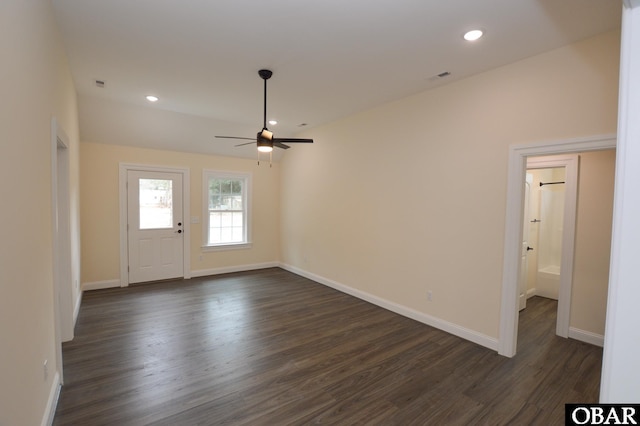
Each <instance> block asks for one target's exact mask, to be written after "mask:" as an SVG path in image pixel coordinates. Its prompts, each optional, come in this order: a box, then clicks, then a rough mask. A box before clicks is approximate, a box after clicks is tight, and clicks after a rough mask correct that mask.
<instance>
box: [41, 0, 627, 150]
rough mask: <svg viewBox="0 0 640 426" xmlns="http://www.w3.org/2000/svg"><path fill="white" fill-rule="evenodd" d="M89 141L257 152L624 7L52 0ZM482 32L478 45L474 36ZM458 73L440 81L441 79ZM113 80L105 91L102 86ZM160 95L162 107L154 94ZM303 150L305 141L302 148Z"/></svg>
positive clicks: (489, 1) (564, 37) (563, 37)
mask: <svg viewBox="0 0 640 426" xmlns="http://www.w3.org/2000/svg"><path fill="white" fill-rule="evenodd" d="M53 5H54V9H55V13H56V16H57V19H58V23H59V26H60V28H61V32H62V35H63V39H64V43H65V47H66V49H67V54H68V57H69V62H70V64H71V71H72V74H73V77H74V81H75V85H76V88H77V91H78V99H79V110H80V132H81V140H82V141H88V142H99V143H116V144H125V145H134V146H144V147H150V148H154V147H155V148H162V149H173V150H180V151H189V152H201V153H208V154H218V155H235V156H246V157H251V158H253V157H255V147H254V146H245V147H239V148H235V147H234V145H235V144H236V143H238V142H237V141H233V140H223V139H215V138H214V135H216V134H232V135H236V136H245V137H252V136H254V135H255V133H256V132H257V131H259V130H260V128H261V127H262V90H263V82H262V80H261V79H260V77H259V76H258V74H257V71H258V70H259V69H261V68H268V69H271V70H273V72H274V75H273V77H272V78H271V79H270V80H269V82H268V89H269V105H268V107H269V110H268V118H274V119H276V120H278V121H279V124H277V125H275V126H270V127H271V129H272V130H273V131H274V132H275V134H276V136H277V137H287V136H293V135H295V133H296V132H297V131H299V130H300V129H301V128H300V127H299V124H301V123H308V126H307V127H306V128H312V127H313V126H318V125H320V124H323V123H327V122H330V121H333V120H336V119H339V118H342V117H345V116H347V115H349V114H352V113H354V112H358V111H362V110H365V109H368V108H371V107H374V106H377V105H380V104H382V103H385V102H389V101H392V100H395V99H400V98H403V97H405V96H408V95H411V94H415V93H418V92H421V91H425V90H429V89H431V88H434V87H436V86H439V85H442V84H447V83H449V82H452V81H455V80H457V79H461V78H464V77H467V76H470V75H473V74H477V73H480V72H483V71H486V70H489V69H492V68H495V67H498V66H501V65H504V64H507V63H510V62H514V61H517V60H519V59H523V58H525V57H529V56H533V55H536V54H539V53H542V52H544V51H547V50H551V49H554V48H557V47H560V46H563V45H566V44H569V43H571V42H574V41H577V40H580V39H583V38H587V37H590V36H593V35H596V34H599V33H602V32H605V31H608V30H612V29H615V28H617V27H619V26H620V16H621V8H622V2H620V1H618V0H339V1H338V0H322V1H319V0H318V1H312V0H297V1H295V0H270V1H265V0H182V1H179V0H136V1H131V0H53ZM472 28H482V29H484V30H485V32H486V34H485V36H484V37H483V38H482V39H481V40H479V41H477V42H474V43H469V42H465V41H464V40H463V39H462V34H463V33H464V32H465V31H466V30H469V29H472ZM443 71H449V72H450V73H451V75H450V76H449V77H446V78H443V79H437V78H436V79H434V78H433V77H434V76H435V75H436V74H439V73H441V72H443ZM96 79H99V80H103V81H105V83H106V84H105V87H104V88H99V87H96V85H95V80H96ZM148 94H154V95H157V96H158V97H159V98H160V101H159V102H157V103H156V104H149V103H148V102H147V101H146V100H145V99H144V97H145V96H146V95H148ZM293 149H295V146H294V147H293Z"/></svg>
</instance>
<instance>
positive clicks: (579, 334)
mask: <svg viewBox="0 0 640 426" xmlns="http://www.w3.org/2000/svg"><path fill="white" fill-rule="evenodd" d="M569 337H570V338H571V339H576V340H580V341H581V342H585V343H589V344H591V345H596V346H600V347H601V348H602V347H604V336H603V335H602V334H596V333H592V332H590V331H585V330H580V329H579V328H575V327H569Z"/></svg>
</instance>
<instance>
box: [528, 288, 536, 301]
mask: <svg viewBox="0 0 640 426" xmlns="http://www.w3.org/2000/svg"><path fill="white" fill-rule="evenodd" d="M537 295H538V290H537V289H535V288H530V289H528V290H527V299H531V298H532V297H533V296H537Z"/></svg>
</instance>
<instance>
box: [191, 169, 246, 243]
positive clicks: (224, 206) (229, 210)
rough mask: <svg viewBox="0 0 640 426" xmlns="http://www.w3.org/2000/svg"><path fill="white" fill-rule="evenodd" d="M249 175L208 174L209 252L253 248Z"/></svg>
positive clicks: (206, 235) (206, 228)
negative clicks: (211, 250) (250, 229)
mask: <svg viewBox="0 0 640 426" xmlns="http://www.w3.org/2000/svg"><path fill="white" fill-rule="evenodd" d="M250 180H251V179H250V175H249V174H248V173H223V172H216V171H211V170H205V172H204V179H203V187H204V189H205V190H204V200H203V205H204V207H205V211H204V215H203V217H204V220H203V228H204V233H203V240H204V242H205V244H204V247H205V248H207V249H229V248H246V247H249V246H250V233H249V214H250V212H249V197H248V194H249V190H250V188H249V186H250Z"/></svg>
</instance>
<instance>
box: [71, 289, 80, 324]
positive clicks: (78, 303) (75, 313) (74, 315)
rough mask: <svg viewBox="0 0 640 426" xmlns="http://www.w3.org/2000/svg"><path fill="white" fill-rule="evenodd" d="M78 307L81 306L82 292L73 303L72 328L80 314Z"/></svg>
mask: <svg viewBox="0 0 640 426" xmlns="http://www.w3.org/2000/svg"><path fill="white" fill-rule="evenodd" d="M80 306H82V291H79V292H78V297H76V300H75V303H74V304H73V326H74V327H75V325H76V322H77V321H78V315H79V314H80Z"/></svg>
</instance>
